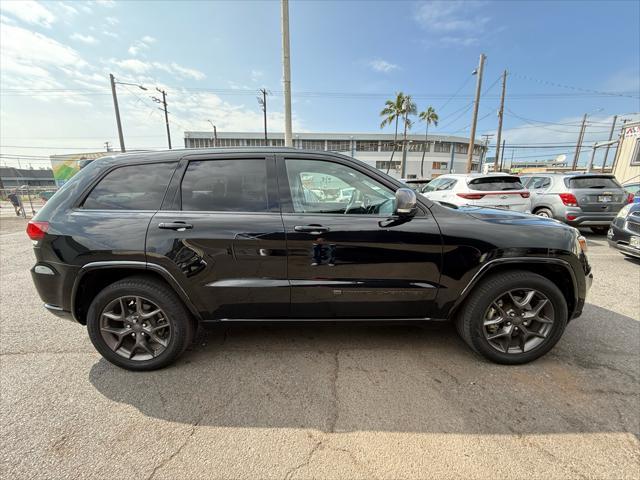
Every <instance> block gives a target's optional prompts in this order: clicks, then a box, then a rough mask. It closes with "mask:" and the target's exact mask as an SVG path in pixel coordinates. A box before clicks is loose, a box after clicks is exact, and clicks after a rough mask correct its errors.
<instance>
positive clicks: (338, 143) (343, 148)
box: [327, 140, 351, 152]
mask: <svg viewBox="0 0 640 480" xmlns="http://www.w3.org/2000/svg"><path fill="white" fill-rule="evenodd" d="M327 150H329V151H330V152H348V151H349V150H351V142H350V141H349V140H329V141H328V142H327Z"/></svg>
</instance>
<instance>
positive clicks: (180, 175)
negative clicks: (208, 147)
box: [162, 152, 280, 215]
mask: <svg viewBox="0 0 640 480" xmlns="http://www.w3.org/2000/svg"><path fill="white" fill-rule="evenodd" d="M221 160H262V161H264V162H265V163H266V176H267V179H266V180H267V207H268V209H267V210H264V211H260V212H252V211H245V210H237V211H236V210H233V211H230V210H183V209H182V181H183V180H184V176H185V174H186V173H187V169H188V168H189V164H190V163H191V162H202V161H221ZM275 177H276V170H275V157H274V156H273V155H260V154H259V153H234V154H229V153H223V152H221V153H218V154H215V153H213V154H211V153H209V154H190V155H186V156H184V157H182V159H181V161H180V166H179V167H178V168H177V169H176V173H175V174H174V179H175V180H174V181H172V183H171V184H170V185H169V189H170V190H171V194H172V195H173V198H172V199H171V200H169V201H168V204H167V205H166V208H164V207H165V205H164V204H163V208H162V210H163V211H169V212H180V213H186V214H191V215H196V214H199V213H215V214H216V215H218V214H226V213H231V214H251V215H263V214H274V213H278V214H279V213H280V202H279V195H278V190H277V184H276V179H275ZM168 197H169V195H167V198H168Z"/></svg>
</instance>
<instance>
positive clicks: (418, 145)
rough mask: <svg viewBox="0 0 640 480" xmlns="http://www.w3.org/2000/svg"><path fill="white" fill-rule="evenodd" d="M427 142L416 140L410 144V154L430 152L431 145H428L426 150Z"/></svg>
mask: <svg viewBox="0 0 640 480" xmlns="http://www.w3.org/2000/svg"><path fill="white" fill-rule="evenodd" d="M424 148H425V142H424V141H420V140H414V141H413V142H411V143H410V144H409V151H410V152H425V151H426V152H428V151H429V143H427V149H426V150H425V149H424Z"/></svg>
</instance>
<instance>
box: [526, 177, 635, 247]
mask: <svg viewBox="0 0 640 480" xmlns="http://www.w3.org/2000/svg"><path fill="white" fill-rule="evenodd" d="M522 182H523V183H524V185H525V187H527V188H528V189H529V190H530V191H531V211H532V213H533V214H534V215H539V216H541V217H546V218H555V219H556V220H560V221H561V222H564V223H567V224H569V225H571V226H573V227H590V228H591V230H592V231H593V232H594V233H598V234H601V235H604V234H606V233H607V231H608V230H609V225H610V224H611V221H612V220H613V219H614V218H615V216H616V214H617V213H618V211H619V210H620V209H621V208H622V207H623V206H625V205H626V204H627V203H629V202H630V201H631V200H632V199H633V196H630V195H629V194H627V193H626V192H625V191H624V189H623V188H622V186H621V185H620V184H619V183H618V181H617V180H616V178H615V177H614V176H613V175H607V174H599V173H593V174H592V173H576V172H569V173H533V174H530V175H523V176H522Z"/></svg>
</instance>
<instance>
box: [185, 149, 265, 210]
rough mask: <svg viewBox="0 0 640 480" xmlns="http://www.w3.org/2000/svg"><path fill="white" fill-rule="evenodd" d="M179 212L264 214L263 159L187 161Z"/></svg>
mask: <svg viewBox="0 0 640 480" xmlns="http://www.w3.org/2000/svg"><path fill="white" fill-rule="evenodd" d="M181 195H182V210H190V211H216V212H266V211H268V210H269V205H268V202H267V163H266V162H265V160H244V159H233V160H199V161H194V162H190V163H189V166H188V167H187V171H186V172H185V174H184V178H183V179H182V187H181Z"/></svg>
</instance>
